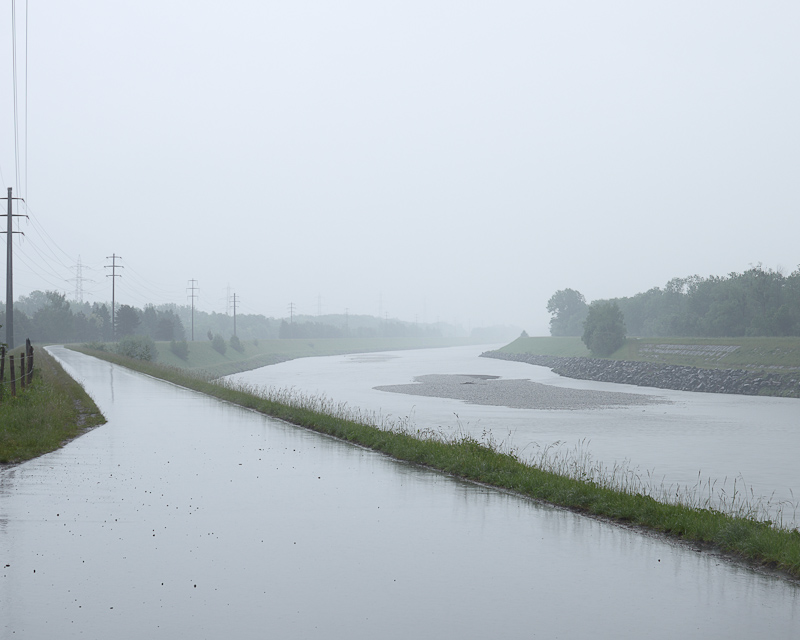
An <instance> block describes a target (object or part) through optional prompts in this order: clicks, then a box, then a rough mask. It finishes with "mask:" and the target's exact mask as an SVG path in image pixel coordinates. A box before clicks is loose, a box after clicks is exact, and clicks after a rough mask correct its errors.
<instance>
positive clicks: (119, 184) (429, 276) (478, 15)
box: [0, 0, 800, 335]
mask: <svg viewBox="0 0 800 640" xmlns="http://www.w3.org/2000/svg"><path fill="white" fill-rule="evenodd" d="M25 14H26V12H25V6H24V5H21V4H20V3H17V9H16V20H17V38H18V41H17V83H18V105H19V114H18V117H19V128H18V133H19V153H20V155H19V172H17V171H16V165H17V159H16V158H15V142H14V137H15V130H14V126H13V125H14V110H13V106H14V101H13V93H12V87H13V78H12V72H13V69H12V64H11V60H10V57H11V56H10V53H11V52H10V51H9V49H11V46H10V34H11V15H10V12H9V11H6V12H5V13H4V14H3V16H2V17H0V21H2V25H1V26H0V28H2V29H3V31H4V33H5V34H6V42H7V43H8V45H9V46H8V47H7V49H6V55H5V58H6V64H5V65H4V66H3V69H4V71H3V74H4V75H3V78H2V79H3V82H2V87H3V88H2V90H1V91H2V95H3V99H2V103H1V104H2V106H0V115H2V122H3V123H4V125H3V127H2V133H0V140H2V154H0V180H2V187H3V189H4V190H6V189H7V188H8V187H13V189H14V196H15V197H16V196H22V197H24V198H25V199H26V201H27V203H28V209H27V213H28V214H29V215H30V216H31V220H30V221H29V222H28V221H25V220H24V219H18V220H19V222H15V223H14V226H15V229H19V230H20V231H23V232H24V233H25V234H26V235H25V238H24V239H23V238H21V237H19V236H17V237H16V238H15V239H14V275H15V278H14V298H15V300H16V299H17V298H18V297H19V296H23V295H28V294H29V293H30V292H31V291H34V290H37V289H38V290H42V291H45V290H57V291H59V292H62V293H65V294H66V295H67V298H68V299H71V298H73V297H74V292H75V284H76V283H75V280H74V279H75V278H76V268H75V267H76V264H77V262H78V259H79V256H80V261H81V263H82V265H83V274H82V276H83V278H85V279H86V281H85V282H84V284H83V291H84V299H85V300H88V301H90V302H105V301H110V299H111V282H110V281H111V278H109V277H107V276H108V275H110V273H111V271H110V269H106V268H105V265H107V264H110V261H109V260H107V259H106V256H111V255H112V254H116V255H117V256H121V257H122V260H121V261H120V264H121V265H122V266H123V269H121V271H120V272H119V273H121V275H122V277H121V278H118V279H117V290H116V300H117V303H118V304H129V305H133V306H136V307H142V306H143V305H144V304H146V303H153V304H155V305H159V304H163V303H175V304H178V305H185V304H188V303H189V301H188V300H187V297H186V296H187V287H188V286H189V281H190V279H196V280H197V285H198V286H199V296H200V297H199V298H198V300H197V306H198V308H199V309H201V310H203V311H207V312H212V311H216V312H218V313H224V312H225V310H226V308H227V300H226V297H227V295H228V294H227V291H228V289H227V288H228V287H229V286H230V293H231V295H232V294H233V293H234V292H235V293H236V295H237V296H238V297H239V299H240V305H241V306H240V307H239V310H240V313H246V314H261V315H265V316H267V317H274V318H282V317H288V315H289V312H288V305H289V304H290V303H294V305H295V308H296V311H295V313H297V314H301V315H309V316H315V315H317V314H318V313H319V312H321V314H323V315H325V314H343V313H345V310H348V313H350V314H351V315H358V314H364V315H373V316H378V317H383V316H384V315H387V316H388V317H390V318H397V319H401V320H404V321H408V322H414V321H415V320H417V321H418V322H420V323H422V322H426V323H433V322H436V321H437V320H439V321H441V322H446V323H450V324H453V323H458V324H460V325H462V326H463V327H465V328H466V327H473V328H474V327H480V326H490V325H516V326H519V327H521V328H523V329H525V330H526V331H527V332H528V333H529V334H531V335H545V334H547V333H548V319H549V314H548V313H547V311H546V308H545V306H546V303H547V300H548V299H549V297H550V296H551V295H552V294H553V293H554V292H555V291H557V290H559V289H564V288H572V289H576V290H578V291H580V292H581V293H582V294H584V296H585V297H586V299H587V301H591V300H595V299H601V298H615V297H623V296H632V295H634V294H636V293H639V292H643V291H646V290H648V289H651V288H653V287H663V286H664V284H666V283H667V282H668V281H669V280H670V279H672V278H675V277H686V276H690V275H695V274H697V275H699V276H702V277H708V276H711V275H715V276H724V275H727V274H728V273H731V272H741V271H744V270H746V269H748V268H749V267H750V266H754V265H757V264H761V265H762V266H763V267H764V268H765V269H773V270H782V271H783V272H784V273H790V272H792V271H794V270H796V269H797V268H798V265H799V264H800V254H798V251H797V241H796V238H797V237H798V234H799V233H800V216H798V213H800V206H799V205H800V192H798V190H797V188H796V186H795V185H796V179H797V178H796V176H797V175H798V169H800V144H799V143H800V123H798V119H797V116H796V114H797V113H798V112H800V83H798V81H797V79H796V77H795V76H796V74H794V73H792V72H793V66H794V65H793V63H792V61H793V60H797V59H800V42H798V40H797V38H796V34H797V33H798V28H799V27H800V7H797V6H794V5H790V4H779V3H759V4H753V5H747V6H737V7H734V6H731V5H730V4H728V3H722V2H710V3H704V4H703V5H697V4H695V3H688V2H676V3H669V4H661V5H642V4H640V3H634V2H610V3H603V4H602V5H597V4H596V3H589V2H578V3H573V4H570V5H569V6H567V5H563V6H562V5H555V6H550V5H545V4H540V3H533V4H532V3H524V2H500V3H493V4H492V5H491V6H489V5H487V6H480V5H478V4H469V5H467V4H465V3H455V2H433V3H421V2H405V3H389V4H382V5H380V6H377V5H374V4H373V3H368V2H345V3H339V4H337V5H335V6H333V5H329V4H326V3H321V2H295V3H290V4H286V5H283V4H272V3H267V4H265V3H256V2H241V3H237V4H236V5H235V6H230V7H226V9H225V10H220V9H219V7H218V5H216V4H211V3H208V2H197V3H155V2H147V1H145V2H138V3H131V4H125V5H120V4H117V3H113V4H112V3H103V2H98V1H96V0H94V1H90V0H87V1H85V2H76V3H69V4H63V3H44V4H38V3H30V6H29V7H28V25H27V27H28V28H27V34H28V41H27V43H26V42H25V33H26V29H25V26H26V25H25ZM26 52H27V56H26ZM26 79H27V85H28V86H27V87H26V86H25V85H26ZM26 95H27V104H26V103H25V96H26ZM3 195H4V196H5V195H6V194H5V193H4V194H3ZM2 204H3V206H5V203H2ZM15 213H20V214H22V213H26V210H25V208H24V207H23V206H20V207H19V208H15ZM4 222H5V221H4V220H3V223H4ZM3 241H5V238H4V239H3ZM4 272H5V270H4ZM89 280H93V281H94V282H89ZM0 298H5V290H3V291H2V293H0Z"/></svg>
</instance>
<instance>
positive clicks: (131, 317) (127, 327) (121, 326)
mask: <svg viewBox="0 0 800 640" xmlns="http://www.w3.org/2000/svg"><path fill="white" fill-rule="evenodd" d="M116 322H117V335H118V336H122V337H124V336H132V335H133V334H134V333H135V332H136V327H138V326H139V322H140V320H139V312H138V311H136V309H135V308H134V307H131V306H129V305H127V304H123V305H122V306H120V308H119V310H118V311H117V317H116Z"/></svg>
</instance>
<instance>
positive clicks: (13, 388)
mask: <svg viewBox="0 0 800 640" xmlns="http://www.w3.org/2000/svg"><path fill="white" fill-rule="evenodd" d="M8 369H9V373H10V374H11V397H12V398H13V397H15V396H16V395H17V381H16V380H14V356H8Z"/></svg>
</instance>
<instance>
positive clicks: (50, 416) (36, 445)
mask: <svg viewBox="0 0 800 640" xmlns="http://www.w3.org/2000/svg"><path fill="white" fill-rule="evenodd" d="M17 351H19V350H17ZM12 353H16V352H12ZM34 365H35V366H34V371H33V382H32V383H31V384H30V385H29V386H27V387H26V388H25V389H24V390H23V389H21V388H20V387H19V385H18V387H17V396H16V397H14V398H12V397H10V393H9V390H8V389H4V390H3V391H4V395H3V398H2V401H0V464H2V465H8V464H16V463H19V462H22V461H24V460H29V459H31V458H35V457H36V456H40V455H42V454H44V453H47V452H49V451H53V450H55V449H57V448H59V447H60V446H63V445H64V444H65V443H66V442H68V441H69V440H72V439H73V438H75V437H77V436H79V435H81V434H82V433H84V432H85V431H86V430H88V429H91V428H93V427H96V426H98V425H100V424H103V423H104V422H105V418H104V417H103V415H102V414H101V413H100V410H99V409H98V408H97V405H95V403H94V401H93V400H92V399H91V397H89V395H88V394H87V393H86V391H85V390H84V389H83V387H82V386H81V385H80V384H79V383H78V382H76V381H75V380H73V379H72V378H71V377H70V376H69V375H68V374H67V373H66V372H65V371H64V369H63V368H62V367H61V365H60V364H58V362H56V361H55V359H54V358H53V357H52V356H51V355H50V354H49V353H47V352H46V351H45V350H44V349H36V351H35V357H34Z"/></svg>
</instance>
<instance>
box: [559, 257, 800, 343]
mask: <svg viewBox="0 0 800 640" xmlns="http://www.w3.org/2000/svg"><path fill="white" fill-rule="evenodd" d="M600 302H615V303H616V304H617V305H618V306H619V308H620V310H621V311H622V313H623V315H624V317H625V326H626V328H627V333H628V335H633V336H665V337H666V336H673V337H675V336H680V337H739V336H800V269H797V270H795V271H794V272H793V273H791V274H790V275H788V276H785V275H783V274H782V273H780V272H777V271H772V270H769V269H766V270H765V269H763V268H761V266H760V265H759V266H756V267H752V268H751V269H748V270H747V271H744V272H743V273H730V274H728V275H727V276H710V277H708V278H702V277H700V276H689V277H687V278H673V279H672V280H670V281H669V282H668V283H667V284H666V285H665V286H664V287H663V288H660V287H654V288H653V289H650V290H649V291H645V292H644V293H637V294H636V295H634V296H632V297H629V298H611V299H609V300H595V301H594V302H593V303H592V304H596V303H600ZM588 309H589V305H588V304H587V303H586V301H585V299H584V297H583V295H581V294H580V292H578V291H575V290H574V289H562V290H560V291H557V292H556V293H555V294H553V296H552V297H551V298H550V300H549V301H548V304H547V310H548V311H549V312H550V314H551V316H552V317H551V319H550V333H551V335H554V336H568V335H573V336H579V335H581V334H582V333H583V321H584V320H585V318H586V313H587V312H588Z"/></svg>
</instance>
